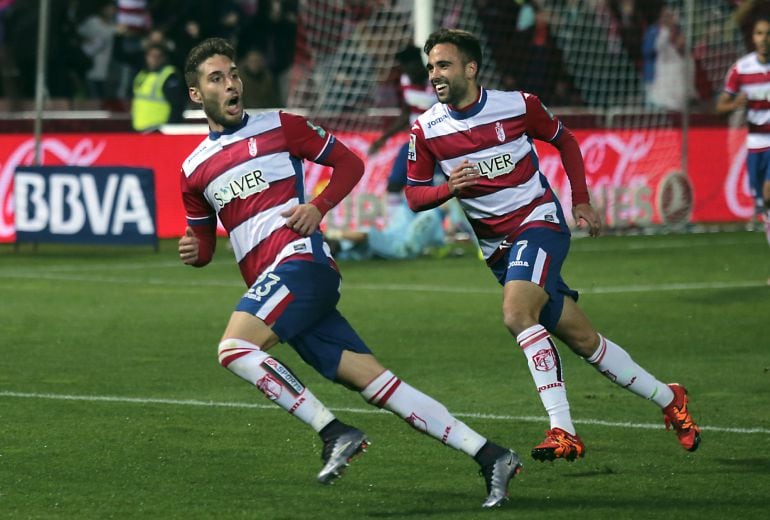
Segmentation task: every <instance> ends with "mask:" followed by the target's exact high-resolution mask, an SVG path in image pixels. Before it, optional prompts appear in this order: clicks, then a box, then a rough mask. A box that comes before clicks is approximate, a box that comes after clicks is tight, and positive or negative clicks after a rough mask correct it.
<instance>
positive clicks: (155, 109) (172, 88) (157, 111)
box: [131, 43, 186, 132]
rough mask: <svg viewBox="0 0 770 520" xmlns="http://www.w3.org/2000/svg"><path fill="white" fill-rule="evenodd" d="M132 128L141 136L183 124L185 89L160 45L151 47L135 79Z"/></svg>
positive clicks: (166, 50)
mask: <svg viewBox="0 0 770 520" xmlns="http://www.w3.org/2000/svg"><path fill="white" fill-rule="evenodd" d="M133 94H134V95H133V100H132V102H131V124H132V126H133V128H134V130H136V131H138V132H151V131H153V130H157V129H158V128H159V127H160V126H161V125H164V124H166V123H179V122H181V121H182V112H183V111H184V107H185V104H186V103H185V89H184V86H183V83H182V79H181V77H180V75H179V73H178V72H177V70H176V68H175V67H174V66H173V65H169V64H168V49H167V48H166V47H165V46H164V45H162V44H158V43H154V44H152V45H150V46H149V47H147V50H146V51H145V68H144V69H142V70H141V71H139V73H138V74H137V75H136V77H135V78H134V90H133Z"/></svg>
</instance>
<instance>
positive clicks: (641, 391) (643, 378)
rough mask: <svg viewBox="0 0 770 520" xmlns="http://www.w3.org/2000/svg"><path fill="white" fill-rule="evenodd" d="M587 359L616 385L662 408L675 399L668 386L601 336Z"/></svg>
mask: <svg viewBox="0 0 770 520" xmlns="http://www.w3.org/2000/svg"><path fill="white" fill-rule="evenodd" d="M585 359H586V361H588V362H589V363H590V364H592V365H593V366H594V368H596V370H598V371H599V372H601V373H602V374H603V375H604V376H605V377H606V378H607V379H609V380H610V381H612V382H613V383H615V384H616V385H618V386H622V387H623V388H625V389H627V390H630V391H632V392H633V393H635V394H636V395H638V396H641V397H644V398H645V399H649V400H650V401H653V402H654V403H655V404H657V405H658V406H660V407H661V408H665V407H666V406H667V405H668V404H669V403H671V401H672V400H673V399H674V392H673V391H672V390H671V389H670V388H669V387H668V385H667V384H665V383H661V382H660V381H658V380H657V379H655V378H654V377H653V376H652V375H651V374H650V373H649V372H647V371H646V370H645V369H643V368H642V367H640V366H639V365H637V364H636V362H635V361H634V360H633V359H631V356H630V355H629V354H628V352H626V351H625V350H623V349H622V348H621V347H620V346H618V345H617V344H615V343H613V342H612V341H610V340H608V339H607V338H605V337H604V336H602V335H601V334H600V335H599V347H598V348H597V349H596V352H594V353H593V354H592V355H591V357H587V358H585Z"/></svg>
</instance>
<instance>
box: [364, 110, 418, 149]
mask: <svg viewBox="0 0 770 520" xmlns="http://www.w3.org/2000/svg"><path fill="white" fill-rule="evenodd" d="M409 114H410V110H409V106H407V105H405V104H404V105H403V106H402V107H401V112H399V114H398V117H396V119H394V120H393V123H392V124H391V125H390V126H389V127H388V128H387V130H385V131H384V132H383V133H382V135H381V136H380V137H378V138H377V140H376V141H374V142H373V143H372V146H370V147H369V153H370V154H375V153H377V152H378V151H379V150H380V148H382V147H383V145H384V144H385V143H386V142H387V141H388V139H390V138H391V137H393V136H394V135H396V134H397V133H399V132H401V131H402V130H407V129H408V128H409Z"/></svg>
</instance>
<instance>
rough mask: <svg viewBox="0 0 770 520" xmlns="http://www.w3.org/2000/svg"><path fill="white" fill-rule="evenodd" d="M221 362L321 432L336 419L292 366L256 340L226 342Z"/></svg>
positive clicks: (221, 345) (223, 346)
mask: <svg viewBox="0 0 770 520" xmlns="http://www.w3.org/2000/svg"><path fill="white" fill-rule="evenodd" d="M219 363H220V364H221V365H222V366H223V367H225V368H226V369H228V370H229V371H231V372H233V373H234V374H235V375H237V376H239V377H240V378H242V379H245V380H246V381H248V382H249V383H251V384H252V385H255V386H256V387H257V388H258V389H259V390H260V391H262V393H263V394H265V395H266V396H267V398H268V399H270V400H271V401H273V402H274V403H275V404H277V405H278V406H280V407H281V408H283V409H284V410H286V411H287V412H289V413H290V414H292V415H293V416H294V417H296V418H297V419H299V420H300V421H302V422H304V423H305V424H308V425H310V426H311V427H312V428H313V429H314V430H315V431H317V432H320V431H321V429H323V427H324V426H326V425H327V424H329V423H330V422H331V421H332V420H333V419H334V414H332V413H331V412H330V411H329V410H328V409H327V408H326V406H324V404H323V403H322V402H321V401H319V400H318V399H317V398H316V396H314V395H313V393H312V392H311V391H310V390H308V389H307V388H306V387H305V385H303V384H302V382H301V381H300V380H299V378H298V377H297V376H295V375H294V374H293V373H292V371H291V370H289V368H288V367H286V366H285V365H283V364H281V362H280V361H278V360H277V359H275V358H274V357H272V356H269V355H268V354H266V353H265V352H262V351H261V350H260V349H259V347H258V346H256V345H254V344H253V343H249V342H248V341H244V340H242V339H226V340H224V341H222V342H221V343H220V344H219Z"/></svg>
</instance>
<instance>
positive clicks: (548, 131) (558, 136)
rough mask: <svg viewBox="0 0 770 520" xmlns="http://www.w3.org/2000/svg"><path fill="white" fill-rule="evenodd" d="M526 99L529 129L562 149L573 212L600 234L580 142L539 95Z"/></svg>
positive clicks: (591, 230) (592, 232)
mask: <svg viewBox="0 0 770 520" xmlns="http://www.w3.org/2000/svg"><path fill="white" fill-rule="evenodd" d="M524 100H525V103H526V105H527V112H526V120H525V123H526V128H527V133H528V134H529V135H531V136H532V137H534V138H535V139H539V140H541V141H547V142H549V143H551V144H552V145H553V146H554V147H555V148H556V149H557V150H558V151H559V156H560V157H561V164H562V166H563V167H564V172H565V173H566V174H567V178H568V179H569V184H570V188H571V190H572V214H573V216H574V218H575V222H576V223H577V225H578V227H579V228H582V227H583V225H584V224H587V225H588V231H589V233H590V234H591V236H597V235H598V234H599V232H600V231H601V227H602V221H601V218H600V216H599V213H598V212H597V211H596V210H595V209H594V208H593V206H591V201H590V198H589V195H588V186H587V184H586V174H585V163H584V162H583V154H582V153H581V152H580V144H579V143H578V141H577V139H576V138H575V136H574V134H573V133H572V132H571V131H570V130H569V128H567V127H565V126H564V125H563V124H562V123H561V122H560V121H559V120H558V119H557V118H556V117H555V116H554V115H553V114H552V113H551V112H550V111H549V110H548V109H547V108H545V106H543V104H542V103H541V102H540V99H538V97H537V96H534V95H531V94H526V95H525V97H524Z"/></svg>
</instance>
